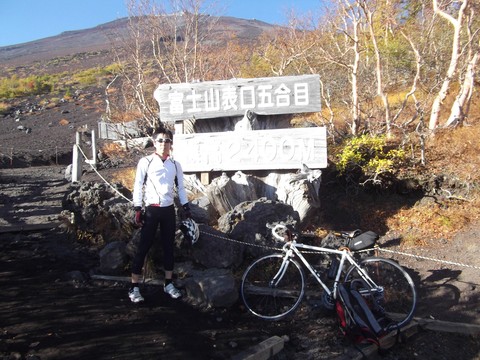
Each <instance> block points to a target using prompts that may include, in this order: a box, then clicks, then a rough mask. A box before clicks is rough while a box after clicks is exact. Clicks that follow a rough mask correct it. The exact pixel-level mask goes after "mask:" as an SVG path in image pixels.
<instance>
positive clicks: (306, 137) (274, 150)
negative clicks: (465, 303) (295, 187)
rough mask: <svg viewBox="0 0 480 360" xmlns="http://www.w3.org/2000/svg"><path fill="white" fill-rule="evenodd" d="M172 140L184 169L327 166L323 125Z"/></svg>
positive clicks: (212, 134)
mask: <svg viewBox="0 0 480 360" xmlns="http://www.w3.org/2000/svg"><path fill="white" fill-rule="evenodd" d="M173 143H174V149H173V155H174V158H175V160H178V161H179V162H180V164H182V168H183V171H184V172H208V171H236V170H278V169H299V168H300V167H301V166H302V164H305V165H307V166H308V167H309V168H311V169H319V168H326V167H327V132H326V128H325V127H315V128H298V129H297V128H290V129H278V130H257V131H240V132H239V131H226V132H216V133H198V134H178V135H175V137H174V141H173Z"/></svg>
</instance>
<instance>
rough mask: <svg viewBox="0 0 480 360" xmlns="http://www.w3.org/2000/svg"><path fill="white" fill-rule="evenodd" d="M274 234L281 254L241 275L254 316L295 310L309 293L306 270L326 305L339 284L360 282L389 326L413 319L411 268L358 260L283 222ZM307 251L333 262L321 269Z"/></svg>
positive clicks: (346, 235) (283, 314)
mask: <svg viewBox="0 0 480 360" xmlns="http://www.w3.org/2000/svg"><path fill="white" fill-rule="evenodd" d="M280 233H282V234H280ZM272 235H273V236H274V238H275V239H277V240H279V241H281V242H284V245H283V246H282V248H281V253H275V254H270V255H266V256H262V257H260V258H259V259H257V260H255V261H254V262H253V263H252V264H251V265H250V266H248V268H247V269H246V270H245V272H244V274H243V276H242V280H241V287H240V292H241V297H242V300H243V302H244V304H245V306H246V308H247V309H248V310H249V311H250V312H251V313H252V314H253V315H255V316H258V317H259V318H262V319H266V320H281V319H284V318H286V317H287V316H289V315H292V314H293V313H294V311H295V310H296V309H297V308H298V307H299V305H300V303H301V302H302V299H303V297H304V295H305V288H306V283H307V278H306V276H305V272H306V271H307V274H308V273H309V274H311V277H312V278H313V282H314V283H317V284H318V285H320V287H321V288H322V289H323V295H322V303H323V305H324V306H325V307H326V308H328V309H334V307H335V303H336V300H337V299H338V287H339V284H342V283H349V284H352V283H356V286H355V287H356V288H357V289H359V292H360V294H361V295H362V297H363V298H364V299H365V301H366V302H367V304H369V306H370V307H371V308H375V309H376V311H377V312H378V309H381V311H382V312H383V314H384V316H386V317H388V318H389V319H390V320H391V321H390V323H389V324H388V325H387V326H386V327H388V328H385V330H386V331H389V330H393V329H399V328H401V327H402V326H404V325H406V324H407V323H408V322H409V321H410V320H411V319H412V317H413V313H414V311H415V306H416V301H417V293H416V290H415V286H414V283H413V280H412V279H411V277H410V276H409V275H408V273H407V272H406V271H405V270H404V269H403V268H402V267H401V266H400V265H398V264H397V263H396V262H395V261H393V260H390V259H385V258H380V257H366V258H363V259H361V260H358V261H357V260H356V259H355V255H354V253H352V251H351V250H350V249H349V248H348V247H347V246H345V247H341V248H339V249H333V248H327V247H320V246H313V245H307V244H304V243H300V242H297V240H298V234H294V233H292V232H291V231H290V230H289V229H288V228H287V227H286V226H284V225H281V224H278V225H276V226H275V227H274V228H273V229H272ZM340 235H341V236H342V237H343V238H344V239H345V240H352V239H355V236H356V235H358V233H357V234H355V233H353V232H351V233H348V232H342V233H340ZM346 243H347V244H348V243H353V242H352V241H346ZM351 247H352V246H351ZM279 250H280V249H279ZM307 254H316V255H318V254H323V255H324V256H325V255H327V256H328V257H329V258H330V259H332V261H331V263H330V267H329V268H328V269H324V270H325V271H323V272H322V271H321V270H320V269H318V268H315V267H314V266H313V265H312V261H311V260H310V261H309V260H307V257H310V255H308V256H307ZM328 273H330V275H331V278H332V281H331V285H327V282H328V281H327V280H326V277H325V276H324V274H328ZM322 278H323V279H322ZM358 284H360V286H359V285H358Z"/></svg>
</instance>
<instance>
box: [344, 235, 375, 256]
mask: <svg viewBox="0 0 480 360" xmlns="http://www.w3.org/2000/svg"><path fill="white" fill-rule="evenodd" d="M378 238H379V236H378V234H377V233H375V232H373V231H366V232H364V233H362V234H360V235H358V236H355V237H354V238H352V239H350V240H349V241H348V243H347V246H348V248H349V249H350V250H352V251H358V250H364V249H368V248H371V247H373V246H374V245H375V244H376V242H377V240H378Z"/></svg>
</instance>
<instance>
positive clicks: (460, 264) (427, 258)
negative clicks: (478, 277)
mask: <svg viewBox="0 0 480 360" xmlns="http://www.w3.org/2000/svg"><path fill="white" fill-rule="evenodd" d="M376 249H377V250H379V251H384V252H388V253H392V254H399V255H403V256H410V257H413V258H417V259H422V260H428V261H435V262H439V263H443V264H448V265H455V266H461V267H468V268H472V269H477V270H480V266H475V265H469V264H462V263H458V262H454V261H448V260H439V259H434V258H431V257H427V256H421V255H414V254H408V253H405V252H402V251H395V250H387V249H382V248H380V247H377V248H376Z"/></svg>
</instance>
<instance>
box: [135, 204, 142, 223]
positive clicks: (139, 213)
mask: <svg viewBox="0 0 480 360" xmlns="http://www.w3.org/2000/svg"><path fill="white" fill-rule="evenodd" d="M135 225H137V226H138V227H142V226H143V212H142V208H140V207H136V208H135Z"/></svg>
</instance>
